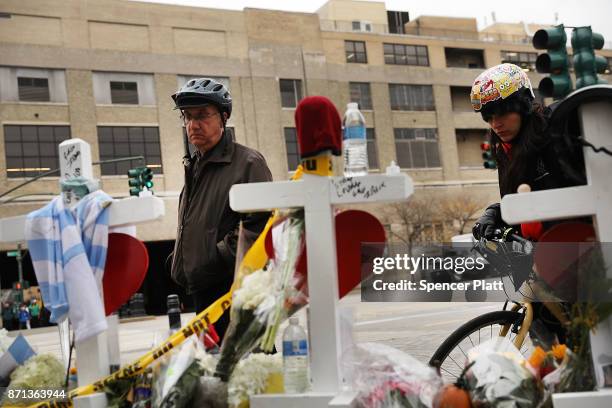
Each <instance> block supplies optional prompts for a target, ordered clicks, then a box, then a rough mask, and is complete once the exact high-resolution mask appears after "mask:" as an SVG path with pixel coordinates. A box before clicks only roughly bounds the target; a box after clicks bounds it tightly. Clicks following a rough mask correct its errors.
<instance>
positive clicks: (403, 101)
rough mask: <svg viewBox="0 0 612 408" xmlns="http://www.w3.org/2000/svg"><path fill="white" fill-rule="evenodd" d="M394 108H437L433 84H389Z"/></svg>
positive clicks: (408, 109)
mask: <svg viewBox="0 0 612 408" xmlns="http://www.w3.org/2000/svg"><path fill="white" fill-rule="evenodd" d="M389 96H390V98H391V109H392V110H403V111H430V110H435V105H434V99H433V89H432V87H431V85H407V84H389Z"/></svg>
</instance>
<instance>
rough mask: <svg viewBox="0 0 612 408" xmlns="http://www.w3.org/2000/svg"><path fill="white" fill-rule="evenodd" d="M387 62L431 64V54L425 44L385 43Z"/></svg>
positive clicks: (394, 63)
mask: <svg viewBox="0 0 612 408" xmlns="http://www.w3.org/2000/svg"><path fill="white" fill-rule="evenodd" d="M384 52H385V64H392V65H419V66H423V67H428V66H429V55H428V54H427V47H426V46H424V45H406V44H387V43H385V44H384Z"/></svg>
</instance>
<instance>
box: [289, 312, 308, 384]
mask: <svg viewBox="0 0 612 408" xmlns="http://www.w3.org/2000/svg"><path fill="white" fill-rule="evenodd" d="M283 382H284V385H285V393H286V394H299V393H303V392H306V391H307V390H308V338H307V337H306V332H305V331H304V329H302V327H301V326H300V325H299V320H298V318H297V317H295V316H294V317H290V318H289V326H287V328H286V329H285V332H284V333H283Z"/></svg>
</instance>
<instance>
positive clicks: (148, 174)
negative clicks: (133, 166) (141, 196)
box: [140, 167, 153, 190]
mask: <svg viewBox="0 0 612 408" xmlns="http://www.w3.org/2000/svg"><path fill="white" fill-rule="evenodd" d="M140 178H141V180H142V185H143V187H146V188H147V190H151V189H152V188H153V170H151V169H150V168H148V167H144V168H143V170H142V173H141V174H140Z"/></svg>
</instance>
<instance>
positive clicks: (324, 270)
mask: <svg viewBox="0 0 612 408" xmlns="http://www.w3.org/2000/svg"><path fill="white" fill-rule="evenodd" d="M412 192H413V185H412V180H411V179H410V178H409V177H408V176H406V175H405V174H401V173H400V174H397V175H369V176H364V177H354V178H344V177H322V176H317V175H311V174H304V176H303V178H302V179H300V180H296V181H277V182H266V183H251V184H237V185H234V186H233V187H232V188H231V190H230V194H229V198H230V206H231V207H232V208H233V209H234V210H235V211H239V212H254V211H263V210H273V209H275V208H279V209H284V208H300V207H302V208H304V218H305V224H306V226H305V231H306V246H307V248H308V251H307V264H308V293H309V298H310V301H309V304H310V306H309V308H310V324H309V328H310V331H309V333H308V334H309V338H310V375H311V379H312V387H311V390H310V391H309V392H308V393H306V394H297V395H296V394H293V395H292V394H276V395H257V396H254V397H252V398H251V407H253V408H263V407H266V408H276V407H279V408H280V407H292V408H318V407H327V406H330V404H332V405H333V406H336V407H340V406H346V407H348V406H350V404H351V402H352V397H348V399H345V400H344V401H342V402H341V401H340V400H343V397H342V396H340V397H338V398H337V399H336V400H335V401H332V400H333V399H334V398H335V397H337V396H338V395H339V394H340V391H341V388H342V385H343V384H342V373H341V361H340V357H341V356H340V350H341V344H340V341H341V339H340V336H339V333H340V329H339V317H338V272H337V271H338V268H337V262H336V257H337V254H336V236H335V225H334V208H333V207H334V205H341V204H355V203H378V202H385V201H400V200H406V199H407V198H408V197H409V196H410V195H411V194H412Z"/></svg>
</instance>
